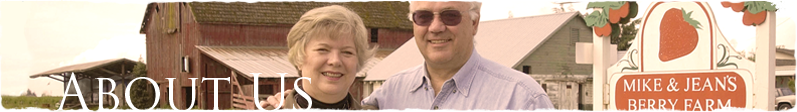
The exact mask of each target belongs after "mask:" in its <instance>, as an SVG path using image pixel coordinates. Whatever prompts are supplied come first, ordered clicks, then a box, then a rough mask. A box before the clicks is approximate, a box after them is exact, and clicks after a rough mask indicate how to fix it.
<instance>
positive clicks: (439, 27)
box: [429, 15, 446, 33]
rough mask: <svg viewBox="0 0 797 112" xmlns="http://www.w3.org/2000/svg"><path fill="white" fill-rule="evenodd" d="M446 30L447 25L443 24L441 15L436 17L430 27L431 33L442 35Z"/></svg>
mask: <svg viewBox="0 0 797 112" xmlns="http://www.w3.org/2000/svg"><path fill="white" fill-rule="evenodd" d="M445 30H446V25H445V23H443V19H441V18H440V15H435V18H434V19H433V20H432V24H430V25H429V31H430V32H432V33H441V32H443V31H445Z"/></svg>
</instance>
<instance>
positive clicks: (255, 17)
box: [140, 1, 412, 33]
mask: <svg viewBox="0 0 797 112" xmlns="http://www.w3.org/2000/svg"><path fill="white" fill-rule="evenodd" d="M328 5H342V6H344V7H347V8H349V9H350V10H352V11H354V12H356V13H357V14H358V15H360V17H362V18H363V23H364V24H365V26H366V27H369V28H385V29H405V30H410V29H412V22H410V21H409V20H408V19H407V14H408V13H409V3H408V2H399V1H389V2H256V3H246V2H229V3H226V2H190V3H188V6H189V7H190V8H191V10H192V12H193V15H194V17H195V20H196V21H197V22H199V23H218V24H245V25H271V24H295V23H296V22H297V21H298V19H299V17H300V16H301V15H302V14H304V12H307V11H309V10H310V9H313V8H317V7H323V6H328ZM153 7H157V5H155V4H154V3H150V4H149V5H148V6H147V11H146V14H145V18H144V21H143V23H142V27H141V31H140V32H141V33H145V30H144V28H145V27H146V25H147V24H146V22H147V21H149V20H148V19H149V15H150V13H151V12H150V10H151V9H152V8H153Z"/></svg>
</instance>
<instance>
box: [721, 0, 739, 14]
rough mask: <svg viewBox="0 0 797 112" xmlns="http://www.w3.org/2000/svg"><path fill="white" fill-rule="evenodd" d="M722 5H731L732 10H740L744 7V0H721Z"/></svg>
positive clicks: (726, 6)
mask: <svg viewBox="0 0 797 112" xmlns="http://www.w3.org/2000/svg"><path fill="white" fill-rule="evenodd" d="M721 2H722V7H725V8H728V7H731V9H733V11H736V12H742V10H743V9H744V0H722V1H721Z"/></svg>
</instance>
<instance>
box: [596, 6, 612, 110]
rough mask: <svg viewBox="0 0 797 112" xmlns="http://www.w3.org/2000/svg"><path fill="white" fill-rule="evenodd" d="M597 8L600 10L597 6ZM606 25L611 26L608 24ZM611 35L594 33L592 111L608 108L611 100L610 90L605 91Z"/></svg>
mask: <svg viewBox="0 0 797 112" xmlns="http://www.w3.org/2000/svg"><path fill="white" fill-rule="evenodd" d="M595 10H599V9H598V8H596V9H595ZM604 27H611V26H609V24H607V25H606V26H604ZM609 39H610V37H608V36H605V37H599V36H597V35H595V33H592V45H593V47H592V49H593V50H592V54H593V57H592V58H593V59H592V60H593V63H592V93H593V95H592V111H603V110H606V107H607V105H606V104H608V103H609V102H608V101H609V100H606V99H607V98H608V91H604V90H605V88H606V86H607V85H606V78H607V75H606V69H607V68H608V67H609V66H610V64H611V63H610V62H609V53H610V52H609V51H610V49H609V45H610V43H609V42H610V40H609Z"/></svg>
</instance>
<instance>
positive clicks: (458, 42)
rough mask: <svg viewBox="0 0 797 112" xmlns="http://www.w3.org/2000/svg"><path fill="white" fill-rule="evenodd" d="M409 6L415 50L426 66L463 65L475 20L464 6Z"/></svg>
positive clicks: (433, 3)
mask: <svg viewBox="0 0 797 112" xmlns="http://www.w3.org/2000/svg"><path fill="white" fill-rule="evenodd" d="M411 5H412V6H410V7H411V8H412V9H410V12H411V13H412V14H411V17H412V18H413V33H414V34H415V41H416V43H417V45H418V50H420V51H421V54H423V57H424V59H426V62H427V63H429V64H436V65H440V64H442V65H450V64H457V63H464V62H466V61H467V58H466V57H468V56H470V54H471V52H472V50H473V36H474V35H475V34H476V28H477V26H478V19H476V20H473V19H471V18H470V16H471V14H470V12H469V8H470V7H471V5H470V3H467V2H426V1H418V2H413V3H412V4H411Z"/></svg>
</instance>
